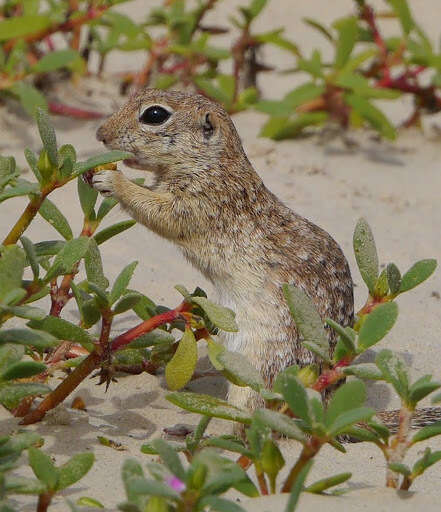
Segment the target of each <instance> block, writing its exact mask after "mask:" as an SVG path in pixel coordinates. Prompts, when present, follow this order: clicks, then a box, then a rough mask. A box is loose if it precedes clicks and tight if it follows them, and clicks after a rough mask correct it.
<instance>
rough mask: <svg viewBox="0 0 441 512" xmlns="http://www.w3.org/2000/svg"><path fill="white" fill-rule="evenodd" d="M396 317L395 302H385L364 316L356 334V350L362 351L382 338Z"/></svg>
mask: <svg viewBox="0 0 441 512" xmlns="http://www.w3.org/2000/svg"><path fill="white" fill-rule="evenodd" d="M397 317H398V306H397V304H396V303H395V302H385V303H384V304H380V305H379V306H377V307H376V308H375V309H374V310H373V311H372V312H371V313H369V314H368V315H367V316H366V319H365V321H364V322H363V325H362V326H361V329H360V332H359V335H358V351H359V352H364V351H365V350H367V349H368V348H369V347H372V346H373V345H375V344H376V343H378V342H379V341H380V340H381V339H383V338H384V337H385V336H386V334H387V333H388V332H389V331H390V330H391V329H392V327H393V326H394V324H395V321H396V319H397Z"/></svg>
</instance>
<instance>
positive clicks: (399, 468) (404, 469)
mask: <svg viewBox="0 0 441 512" xmlns="http://www.w3.org/2000/svg"><path fill="white" fill-rule="evenodd" d="M388 467H389V469H391V470H392V471H395V473H400V474H401V475H403V476H409V475H410V473H411V471H410V468H409V467H408V466H406V465H405V464H401V463H400V462H391V463H390V464H388Z"/></svg>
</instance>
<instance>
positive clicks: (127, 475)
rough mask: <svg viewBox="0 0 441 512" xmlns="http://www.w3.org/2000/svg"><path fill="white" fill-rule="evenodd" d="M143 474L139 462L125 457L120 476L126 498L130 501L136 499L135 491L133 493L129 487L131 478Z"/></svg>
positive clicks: (139, 476) (140, 476)
mask: <svg viewBox="0 0 441 512" xmlns="http://www.w3.org/2000/svg"><path fill="white" fill-rule="evenodd" d="M143 476H144V472H143V470H142V466H141V464H139V462H138V461H136V460H134V459H127V460H125V461H124V463H123V465H122V469H121V478H122V481H123V483H124V488H125V491H126V494H127V498H128V499H129V500H130V501H134V500H135V499H136V495H135V493H133V492H132V491H131V489H130V482H131V480H132V479H137V478H142V477H143Z"/></svg>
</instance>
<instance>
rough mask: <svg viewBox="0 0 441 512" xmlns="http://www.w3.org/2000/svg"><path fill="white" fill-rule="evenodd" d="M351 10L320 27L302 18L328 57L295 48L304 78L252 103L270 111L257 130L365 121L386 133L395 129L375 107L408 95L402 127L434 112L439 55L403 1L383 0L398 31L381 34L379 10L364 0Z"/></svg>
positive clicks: (438, 105)
mask: <svg viewBox="0 0 441 512" xmlns="http://www.w3.org/2000/svg"><path fill="white" fill-rule="evenodd" d="M354 4H355V12H354V14H353V15H350V16H346V17H344V18H340V19H338V20H336V21H335V22H334V23H333V24H332V26H331V27H326V26H324V25H323V24H322V23H320V21H319V20H315V19H314V20H313V19H305V22H306V23H307V24H308V25H310V26H311V27H312V28H313V29H315V30H317V31H318V32H319V33H320V34H321V35H322V36H324V37H325V39H326V40H327V42H328V43H329V44H331V46H332V47H333V48H334V57H333V60H332V61H331V62H324V61H323V58H322V54H321V51H320V50H318V49H314V50H313V51H312V52H311V53H310V55H309V56H307V55H305V54H302V53H301V52H300V50H299V56H298V58H297V66H296V68H295V69H294V70H291V71H294V72H303V73H306V74H307V75H308V76H309V81H308V82H307V83H304V84H301V85H300V86H298V87H297V88H296V89H294V90H292V91H290V92H289V93H287V94H286V95H285V97H284V98H282V99H281V100H262V101H260V102H259V103H257V104H256V108H257V109H258V110H260V111H262V112H265V113H267V114H269V115H270V119H269V120H268V121H267V122H266V124H265V125H264V126H263V128H262V131H261V135H263V136H265V137H270V138H272V139H275V140H280V139H285V138H290V137H295V136H296V135H298V134H299V133H300V132H302V130H304V129H305V128H308V127H311V126H317V125H323V124H324V123H326V122H329V121H331V122H333V123H336V124H337V125H339V126H340V127H342V128H348V127H351V128H356V127H359V126H363V125H366V126H369V127H370V128H373V129H374V130H375V131H376V132H377V133H379V134H380V135H381V136H383V137H386V138H388V139H394V138H395V137H396V128H395V127H394V126H393V124H392V123H391V121H390V120H389V119H388V118H387V117H386V115H385V114H384V113H383V112H382V110H380V108H378V106H376V105H375V103H374V102H375V100H376V99H383V100H393V99H396V98H398V97H400V96H401V95H404V94H408V95H410V96H411V97H412V98H413V107H414V111H413V112H412V114H411V116H410V117H409V119H407V120H406V121H405V122H404V125H405V126H411V125H415V124H418V123H419V121H420V118H421V115H422V114H431V113H436V112H439V111H440V110H441V95H440V92H439V91H440V76H441V75H440V73H441V67H440V62H441V60H440V54H439V52H437V50H436V48H435V45H434V44H433V43H432V42H431V41H430V39H429V38H428V36H427V35H426V34H425V32H424V30H423V29H422V27H421V26H420V25H418V23H417V22H416V21H415V18H414V16H413V15H412V13H411V10H410V8H409V5H408V2H407V0H386V1H385V4H386V5H387V7H390V9H391V12H390V13H387V16H388V17H390V18H397V19H398V20H399V23H400V27H401V34H399V35H394V36H392V37H385V36H384V35H383V34H382V32H381V30H380V28H379V26H378V20H379V18H380V14H378V13H376V12H375V10H374V9H373V7H372V6H371V5H370V3H369V2H368V1H365V0H355V2H354Z"/></svg>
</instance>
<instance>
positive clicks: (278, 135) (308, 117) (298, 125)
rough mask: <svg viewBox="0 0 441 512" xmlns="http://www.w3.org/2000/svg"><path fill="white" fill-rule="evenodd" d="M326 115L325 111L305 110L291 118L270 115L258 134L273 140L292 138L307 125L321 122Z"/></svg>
mask: <svg viewBox="0 0 441 512" xmlns="http://www.w3.org/2000/svg"><path fill="white" fill-rule="evenodd" d="M328 117H329V115H328V113H327V112H307V113H302V114H296V116H295V117H293V118H290V117H288V116H280V117H271V119H269V121H267V122H266V123H265V124H264V126H263V128H262V129H261V131H260V136H261V137H268V138H270V139H273V140H283V139H289V138H293V137H296V136H297V135H299V134H300V132H301V131H302V130H303V129H304V128H306V127H308V126H314V125H319V124H323V123H324V122H325V121H327V119H328Z"/></svg>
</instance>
